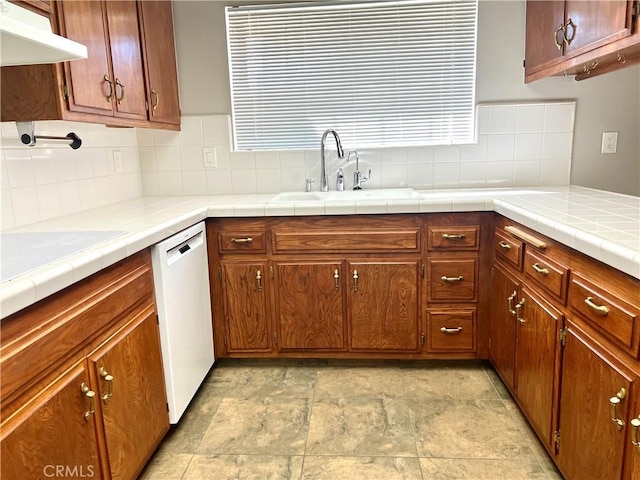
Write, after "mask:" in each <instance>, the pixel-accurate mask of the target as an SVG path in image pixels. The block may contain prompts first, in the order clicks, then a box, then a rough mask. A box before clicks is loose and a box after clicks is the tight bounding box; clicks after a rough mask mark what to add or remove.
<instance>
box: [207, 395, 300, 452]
mask: <svg viewBox="0 0 640 480" xmlns="http://www.w3.org/2000/svg"><path fill="white" fill-rule="evenodd" d="M309 408H310V401H309V400H307V399H289V398H263V399H254V398H244V399H243V398H225V399H223V400H222V402H221V403H220V406H219V407H218V410H217V411H216V413H215V415H214V416H213V419H212V421H211V423H210V425H209V428H208V430H207V431H206V433H205V435H204V437H203V438H202V441H201V442H200V446H199V447H198V450H197V453H217V454H242V455H244V454H256V455H260V454H271V455H302V454H303V453H304V447H305V440H306V437H307V427H308V425H309Z"/></svg>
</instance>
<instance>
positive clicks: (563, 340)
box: [560, 327, 567, 347]
mask: <svg viewBox="0 0 640 480" xmlns="http://www.w3.org/2000/svg"><path fill="white" fill-rule="evenodd" d="M566 344H567V327H563V328H561V329H560V346H562V347H564V346H565V345H566Z"/></svg>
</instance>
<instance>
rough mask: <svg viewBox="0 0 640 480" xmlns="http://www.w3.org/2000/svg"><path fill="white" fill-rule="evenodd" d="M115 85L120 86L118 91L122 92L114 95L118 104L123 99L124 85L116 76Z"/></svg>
mask: <svg viewBox="0 0 640 480" xmlns="http://www.w3.org/2000/svg"><path fill="white" fill-rule="evenodd" d="M116 87H120V92H121V93H122V95H120V96H119V97H118V96H116V100H117V101H118V105H120V104H122V101H123V100H124V85H123V84H122V82H120V80H119V79H117V78H116ZM116 91H117V90H116Z"/></svg>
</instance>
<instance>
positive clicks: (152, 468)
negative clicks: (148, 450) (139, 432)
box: [140, 448, 193, 480]
mask: <svg viewBox="0 0 640 480" xmlns="http://www.w3.org/2000/svg"><path fill="white" fill-rule="evenodd" d="M192 457H193V454H187V453H171V452H168V451H167V450H164V449H162V448H160V449H159V450H158V451H157V452H156V453H155V455H154V456H153V457H152V458H151V461H150V462H149V463H148V464H147V466H146V467H145V469H144V470H143V472H142V474H141V475H140V480H180V479H181V478H182V475H184V472H185V471H186V470H187V466H188V465H189V462H190V461H191V458H192Z"/></svg>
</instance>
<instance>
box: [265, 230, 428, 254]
mask: <svg viewBox="0 0 640 480" xmlns="http://www.w3.org/2000/svg"><path fill="white" fill-rule="evenodd" d="M273 251H274V253H291V252H358V253H360V252H367V253H369V252H371V253H378V252H403V253H406V252H420V229H418V228H415V229H413V228H412V229H402V230H387V231H366V230H365V231H359V232H348V231H342V232H286V231H277V230H276V231H274V232H273Z"/></svg>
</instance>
